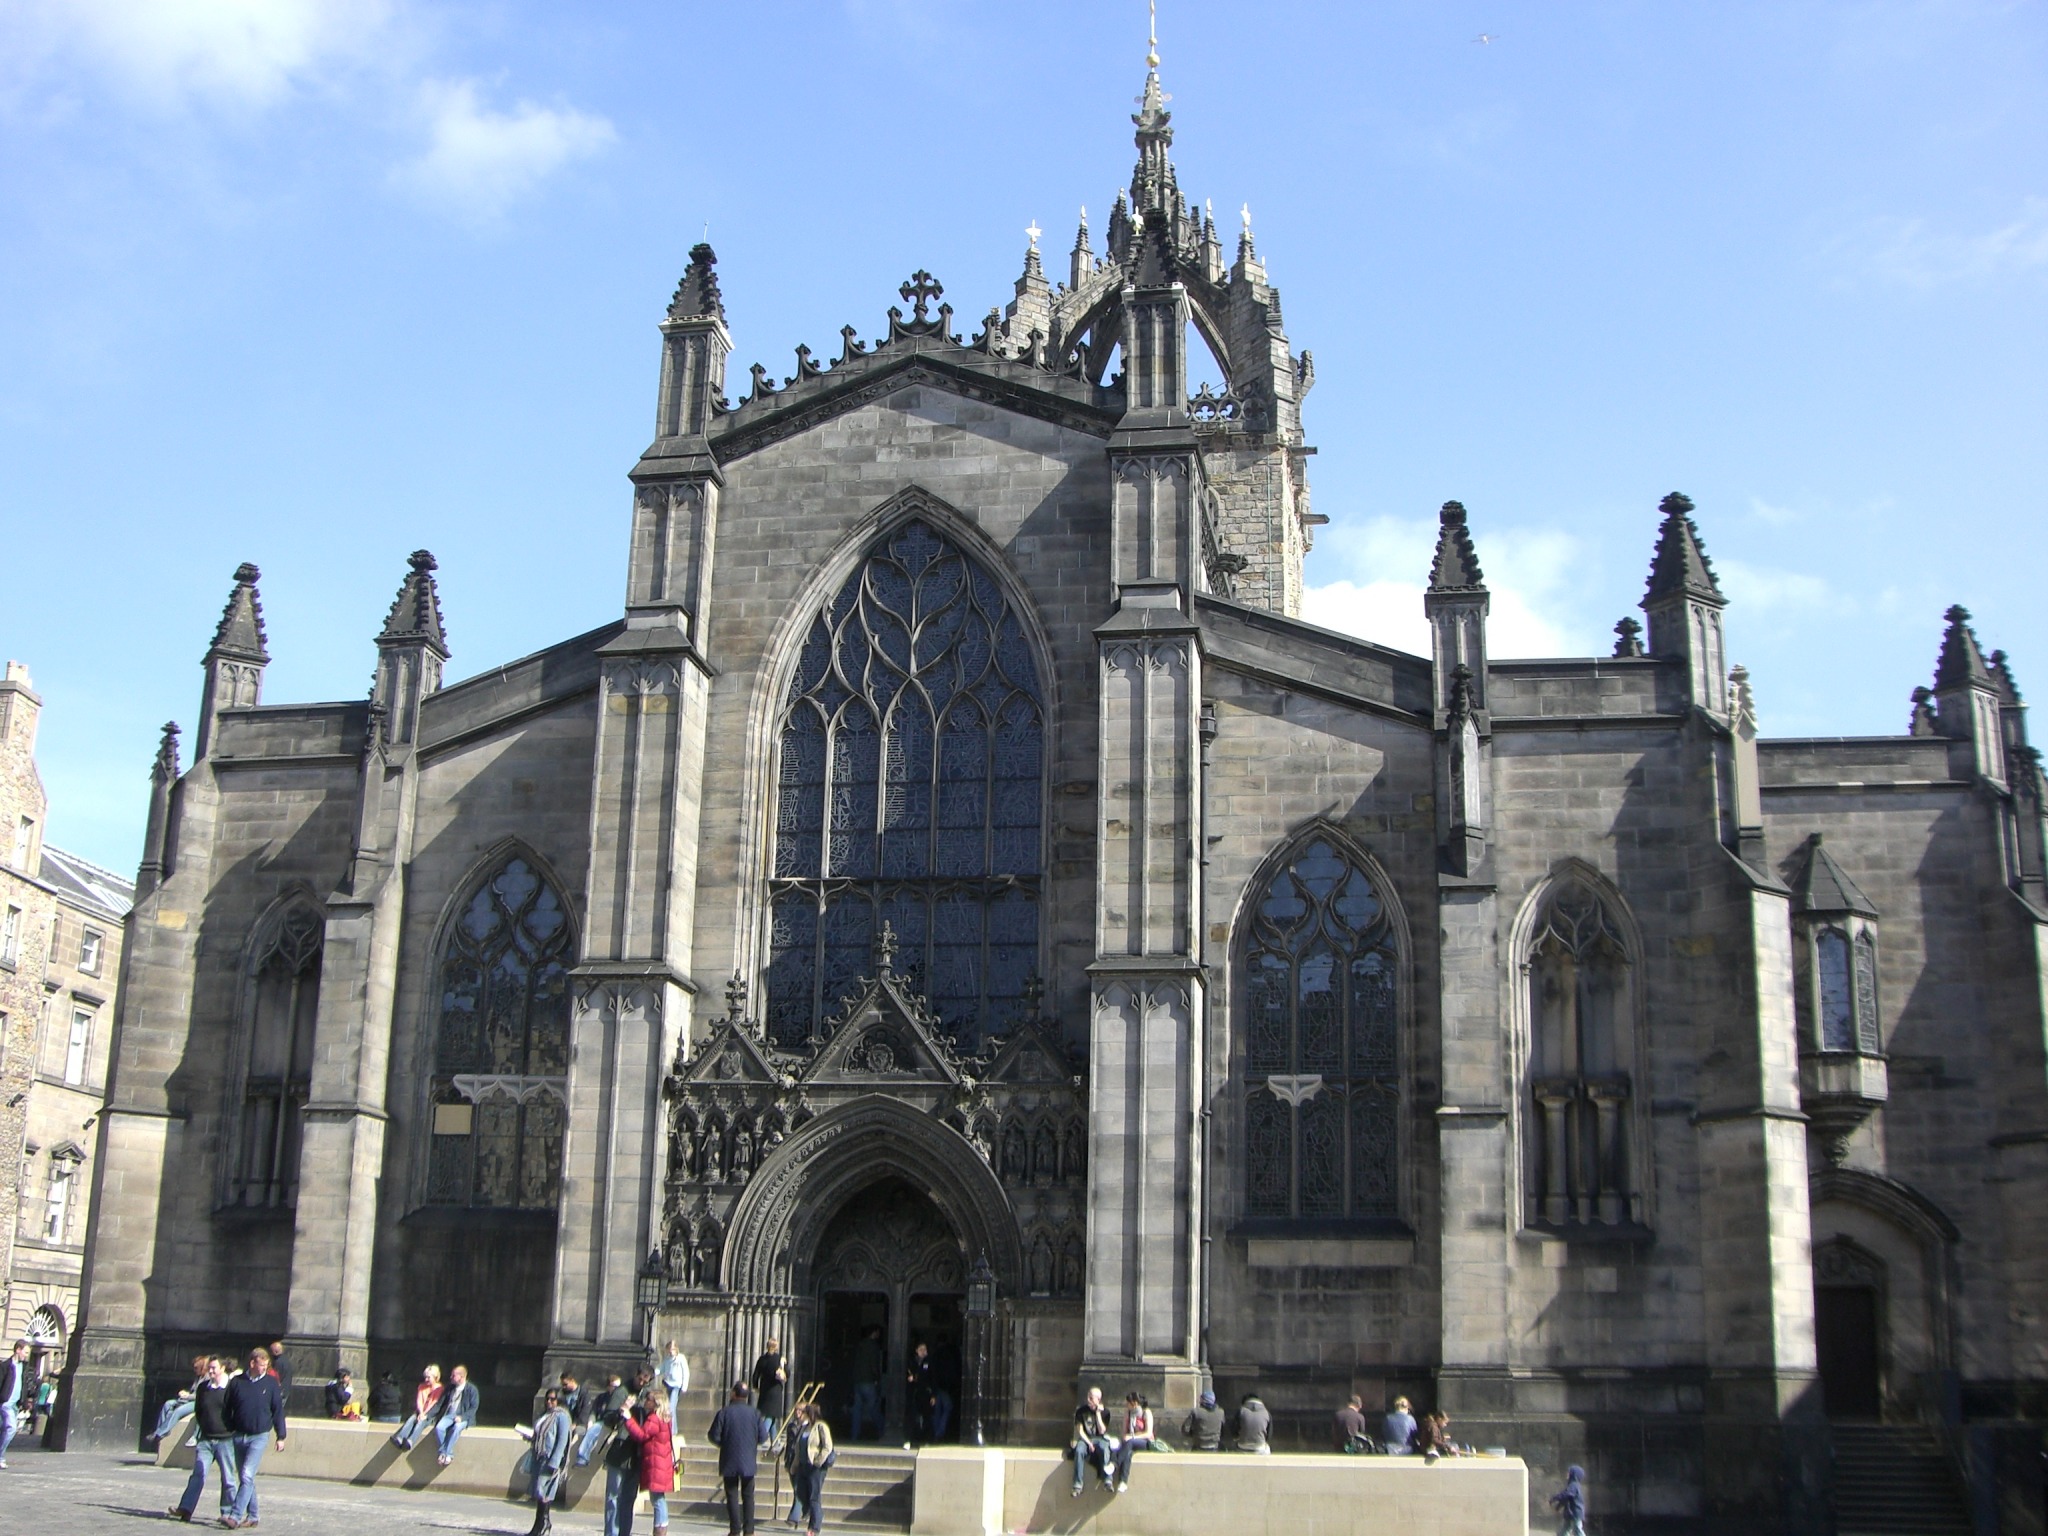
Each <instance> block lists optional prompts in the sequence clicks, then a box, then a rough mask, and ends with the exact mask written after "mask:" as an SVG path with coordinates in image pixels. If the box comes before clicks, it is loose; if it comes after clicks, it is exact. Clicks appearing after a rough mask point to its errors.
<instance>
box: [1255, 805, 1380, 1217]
mask: <svg viewBox="0 0 2048 1536" xmlns="http://www.w3.org/2000/svg"><path fill="white" fill-rule="evenodd" d="M1246 927H1247V932H1246V935H1245V938H1244V940H1243V965H1242V974H1243V976H1244V1038H1245V1047H1244V1050H1245V1058H1244V1059H1245V1067H1244V1126H1245V1154H1246V1177H1247V1188H1246V1200H1245V1214H1246V1215H1247V1217H1249V1218H1251V1219H1253V1220H1259V1219H1266V1220H1272V1219H1300V1220H1316V1219H1325V1220H1327V1219H1338V1220H1341V1219H1346V1218H1353V1219H1358V1218H1363V1219H1388V1218H1393V1217H1396V1216H1398V1215H1399V1208H1400V1199H1399V1196H1400V1109H1401V1085H1400V1062H1399V1058H1400V1028H1399V1018H1400V1015H1399V1010H1398V1002H1399V987H1400V958H1399V953H1398V949H1397V943H1396V935H1395V930H1394V926H1393V923H1392V921H1391V919H1390V916H1389V914H1388V911H1387V908H1386V904H1385V900H1384V898H1383V897H1382V895H1381V893H1380V891H1379V890H1378V889H1377V888H1376V887H1375V885H1374V883H1373V880H1372V878H1371V877H1370V876H1369V875H1368V874H1367V873H1366V871H1365V870H1364V869H1363V868H1362V867H1361V866H1360V865H1359V863H1358V862H1357V861H1356V860H1355V859H1353V858H1352V857H1350V856H1349V855H1348V854H1347V853H1345V852H1344V851H1343V850H1342V849H1340V847H1339V846H1338V845H1337V843H1336V842H1335V841H1334V840H1333V839H1331V838H1328V837H1321V836H1319V837H1315V838H1312V839H1311V840H1309V841H1308V842H1307V843H1306V844H1304V845H1303V846H1302V847H1301V848H1300V849H1299V850H1298V851H1297V852H1295V853H1294V854H1293V855H1292V856H1291V857H1290V858H1289V859H1288V860H1287V861H1286V863H1284V864H1283V865H1282V866H1281V867H1280V868H1279V869H1278V870H1277V871H1276V872H1275V873H1274V874H1273V876H1272V878H1271V879H1270V880H1269V881H1268V882H1267V883H1266V885H1265V887H1264V889H1263V890H1262V891H1260V892H1259V893H1258V894H1257V896H1256V898H1255V900H1254V902H1253V904H1252V906H1251V908H1250V911H1249V914H1248V917H1247V919H1246Z"/></svg>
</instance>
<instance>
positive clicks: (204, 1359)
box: [149, 1355, 212, 1441]
mask: <svg viewBox="0 0 2048 1536" xmlns="http://www.w3.org/2000/svg"><path fill="white" fill-rule="evenodd" d="M211 1363H212V1356H210V1355H194V1356H193V1357H192V1385H190V1386H189V1387H180V1388H179V1389H178V1395H177V1396H176V1397H173V1398H172V1399H171V1400H170V1401H169V1402H167V1403H165V1404H164V1405H163V1407H162V1409H161V1410H159V1411H158V1413H157V1416H156V1429H155V1430H154V1431H153V1432H152V1433H151V1434H150V1437H149V1438H150V1439H151V1440H152V1441H156V1440H161V1439H163V1437H164V1436H165V1435H168V1434H169V1433H170V1432H171V1427H172V1426H173V1425H174V1424H176V1423H177V1422H178V1420H180V1419H182V1418H186V1417H188V1416H189V1415H190V1414H191V1412H192V1399H193V1397H194V1396H195V1395H196V1394H197V1393H198V1391H199V1388H200V1387H201V1386H202V1385H203V1384H204V1383H205V1381H206V1371H207V1367H208V1366H209V1365H210V1364H211Z"/></svg>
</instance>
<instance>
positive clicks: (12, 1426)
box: [0, 1403, 21, 1461]
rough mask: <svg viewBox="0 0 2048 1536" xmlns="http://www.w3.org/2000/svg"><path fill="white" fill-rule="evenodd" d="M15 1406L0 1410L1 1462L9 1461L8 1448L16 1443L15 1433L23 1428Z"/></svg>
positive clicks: (8, 1405) (9, 1405) (10, 1404)
mask: <svg viewBox="0 0 2048 1536" xmlns="http://www.w3.org/2000/svg"><path fill="white" fill-rule="evenodd" d="M16 1415H17V1410H16V1408H15V1406H14V1404H12V1403H9V1404H7V1406H6V1407H4V1408H0V1461H5V1460H6V1459H7V1447H8V1446H10V1445H12V1444H13V1443H14V1435H15V1431H17V1430H18V1429H20V1428H21V1420H20V1419H19V1418H18V1417H17V1416H16Z"/></svg>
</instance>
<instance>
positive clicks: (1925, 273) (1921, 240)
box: [1830, 197, 2048, 288]
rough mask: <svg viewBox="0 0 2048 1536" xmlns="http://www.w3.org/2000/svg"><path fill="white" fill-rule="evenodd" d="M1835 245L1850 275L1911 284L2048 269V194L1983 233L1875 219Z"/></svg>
mask: <svg viewBox="0 0 2048 1536" xmlns="http://www.w3.org/2000/svg"><path fill="white" fill-rule="evenodd" d="M1830 248H1831V254H1832V255H1833V256H1834V257H1835V259H1836V260H1837V261H1838V262H1839V263H1841V264H1842V265H1843V266H1844V267H1845V268H1846V269H1847V271H1848V273H1849V274H1850V275H1852V276H1854V277H1858V278H1862V279H1865V280H1873V281H1876V282H1881V283H1889V284H1893V285H1896V286H1899V287H1905V288H1935V287H1940V286H1942V285H1944V284H1949V283H1966V282H1984V281H1987V280H1989V279H1992V278H1997V277H2004V276H2008V275H2011V274H2015V273H2027V272H2041V271H2048V198H2042V197H2029V198H2026V199H2024V200H2023V201H2022V202H2021V204H2020V208H2019V212H2018V213H2017V215H2016V216H2015V217H2013V218H2012V219H2009V220H2008V221H2007V222H2005V223H2004V224H2001V225H1999V226H1998V227H1997V228H1996V229H1990V230H1986V231H1984V232H1982V233H1980V234H1974V235H1970V234H1959V233H1956V232H1954V231H1950V230H1941V229H1936V228H1934V227H1932V226H1930V225H1929V224H1928V222H1927V221H1926V220H1925V219H1901V218H1883V219H1872V220H1869V221H1867V222H1866V223H1864V224H1863V225H1861V226H1859V227H1858V228H1856V229H1854V230H1850V231H1848V232H1847V233H1845V234H1843V235H1841V236H1839V237H1838V238H1837V239H1836V240H1834V241H1832V242H1831V243H1830Z"/></svg>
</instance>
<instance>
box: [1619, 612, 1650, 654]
mask: <svg viewBox="0 0 2048 1536" xmlns="http://www.w3.org/2000/svg"><path fill="white" fill-rule="evenodd" d="M1614 654H1615V655H1617V656H1641V655H1642V654H1643V625H1642V621H1641V620H1640V619H1636V618H1626V617H1625V618H1623V619H1622V620H1621V621H1620V622H1619V623H1617V624H1616V625H1615V626H1614Z"/></svg>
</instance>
